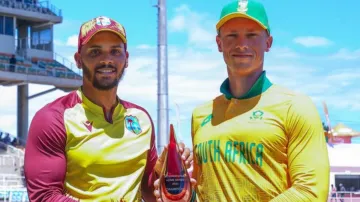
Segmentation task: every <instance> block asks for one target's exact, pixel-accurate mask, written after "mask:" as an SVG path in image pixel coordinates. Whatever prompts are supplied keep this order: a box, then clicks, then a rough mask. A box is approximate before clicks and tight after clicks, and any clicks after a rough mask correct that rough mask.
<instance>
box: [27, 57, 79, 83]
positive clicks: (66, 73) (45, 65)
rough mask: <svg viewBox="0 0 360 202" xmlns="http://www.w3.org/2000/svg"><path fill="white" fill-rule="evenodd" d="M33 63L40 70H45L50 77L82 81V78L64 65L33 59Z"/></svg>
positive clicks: (53, 61) (47, 60)
mask: <svg viewBox="0 0 360 202" xmlns="http://www.w3.org/2000/svg"><path fill="white" fill-rule="evenodd" d="M31 61H32V63H34V64H37V65H38V66H39V67H40V68H42V69H45V70H46V71H47V73H48V75H54V74H55V76H56V77H59V78H68V79H81V76H79V75H78V74H76V73H75V72H73V71H72V70H70V69H68V68H67V67H65V66H64V65H63V64H61V63H59V62H58V61H56V60H52V59H43V58H35V57H34V58H32V59H31Z"/></svg>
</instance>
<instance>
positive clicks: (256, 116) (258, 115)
mask: <svg viewBox="0 0 360 202" xmlns="http://www.w3.org/2000/svg"><path fill="white" fill-rule="evenodd" d="M263 115H264V112H263V111H261V110H256V111H254V112H253V113H252V116H250V119H251V120H262V118H263Z"/></svg>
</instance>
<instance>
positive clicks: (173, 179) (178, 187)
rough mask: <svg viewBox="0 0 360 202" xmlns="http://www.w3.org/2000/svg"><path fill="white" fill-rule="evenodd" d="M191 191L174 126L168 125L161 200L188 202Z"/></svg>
mask: <svg viewBox="0 0 360 202" xmlns="http://www.w3.org/2000/svg"><path fill="white" fill-rule="evenodd" d="M192 191H193V190H192V187H191V183H190V176H189V173H188V172H187V169H186V167H185V164H184V161H183V160H182V159H181V155H180V153H179V148H178V144H177V141H176V137H175V131H174V126H173V125H172V124H170V140H169V144H168V150H167V152H166V156H165V162H164V165H163V168H162V171H161V176H160V195H161V199H162V200H163V201H164V202H173V201H174V202H175V201H177V202H189V201H191V198H192Z"/></svg>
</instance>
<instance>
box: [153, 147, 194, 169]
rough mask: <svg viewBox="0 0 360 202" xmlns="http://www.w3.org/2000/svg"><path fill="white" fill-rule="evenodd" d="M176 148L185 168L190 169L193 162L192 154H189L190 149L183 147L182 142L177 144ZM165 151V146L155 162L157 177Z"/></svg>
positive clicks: (163, 160)
mask: <svg viewBox="0 0 360 202" xmlns="http://www.w3.org/2000/svg"><path fill="white" fill-rule="evenodd" d="M178 148H179V154H180V155H181V159H182V160H183V161H184V162H185V166H186V168H190V167H191V165H192V163H193V162H192V161H193V153H192V152H190V149H189V148H187V147H185V144H184V143H182V142H180V143H178ZM167 150H168V148H167V146H165V147H164V150H163V151H162V152H161V154H160V156H159V158H158V160H157V161H156V164H155V172H156V174H158V175H160V173H161V170H162V167H163V164H164V162H165V156H166V152H167Z"/></svg>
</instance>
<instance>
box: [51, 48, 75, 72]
mask: <svg viewBox="0 0 360 202" xmlns="http://www.w3.org/2000/svg"><path fill="white" fill-rule="evenodd" d="M53 58H54V60H56V61H58V62H59V63H61V64H62V65H64V66H65V67H67V68H69V69H71V71H73V72H76V73H78V74H79V75H82V71H81V70H80V69H79V68H78V67H77V66H76V65H75V64H74V63H73V62H71V61H70V60H69V59H67V58H65V57H63V56H61V55H59V54H57V53H55V52H54V57H53Z"/></svg>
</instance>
